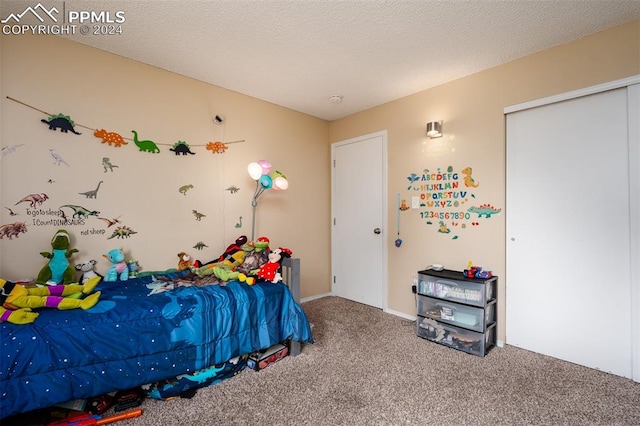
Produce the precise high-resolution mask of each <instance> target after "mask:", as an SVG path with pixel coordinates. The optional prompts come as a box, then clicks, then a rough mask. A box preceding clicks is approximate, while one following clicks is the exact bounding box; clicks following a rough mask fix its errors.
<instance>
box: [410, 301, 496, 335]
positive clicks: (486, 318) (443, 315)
mask: <svg viewBox="0 0 640 426" xmlns="http://www.w3.org/2000/svg"><path fill="white" fill-rule="evenodd" d="M495 307H496V305H495V303H492V304H490V305H487V307H486V308H485V309H483V308H476V307H473V306H467V305H459V304H457V303H452V302H448V301H446V300H440V299H433V298H431V297H427V296H423V295H421V294H419V295H418V315H420V316H423V317H427V318H432V319H435V320H440V321H442V322H446V323H448V324H453V325H457V326H460V327H464V328H468V329H470V330H474V331H479V332H480V333H482V332H483V331H484V327H485V324H487V325H489V324H492V323H493V322H495V320H496V309H495Z"/></svg>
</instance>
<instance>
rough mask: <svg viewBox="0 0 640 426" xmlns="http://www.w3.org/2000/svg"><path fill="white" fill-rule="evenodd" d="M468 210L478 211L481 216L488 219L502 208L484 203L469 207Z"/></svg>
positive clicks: (470, 211)
mask: <svg viewBox="0 0 640 426" xmlns="http://www.w3.org/2000/svg"><path fill="white" fill-rule="evenodd" d="M467 211H468V212H469V213H476V214H477V215H478V217H479V218H480V217H482V216H484V217H486V218H487V219H488V218H490V217H491V216H492V215H494V214H498V213H500V212H501V211H502V209H497V208H495V207H493V206H492V205H491V204H482V205H479V206H478V207H475V206H473V207H469V208H468V209H467Z"/></svg>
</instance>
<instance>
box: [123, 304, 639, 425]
mask: <svg viewBox="0 0 640 426" xmlns="http://www.w3.org/2000/svg"><path fill="white" fill-rule="evenodd" d="M302 307H303V308H304V310H305V312H306V313H307V315H308V317H309V320H310V321H311V323H312V324H313V326H314V327H313V334H314V338H315V340H316V343H314V344H307V345H304V346H303V350H302V353H301V354H300V355H299V356H297V357H286V358H284V359H283V360H281V361H279V362H277V363H275V364H273V365H271V366H269V367H267V368H266V369H264V370H262V371H259V372H255V371H252V370H249V369H246V370H245V371H243V372H242V373H241V374H239V375H238V376H236V377H233V378H231V379H229V380H226V381H223V382H221V383H219V384H217V385H214V386H210V387H207V388H203V389H199V390H198V391H197V393H196V394H195V396H193V397H192V398H190V399H185V398H176V399H172V400H168V401H159V400H153V399H146V400H145V402H144V404H143V406H142V408H143V410H144V413H143V415H142V416H141V417H138V418H135V419H129V420H124V421H122V422H120V423H118V425H123V426H129V425H131V426H151V425H153V426H157V425H163V426H168V425H184V424H190V425H319V426H322V425H428V424H433V425H456V426H459V425H640V384H639V383H635V382H633V381H631V380H628V379H624V378H622V377H618V376H614V375H611V374H608V373H604V372H601V371H597V370H593V369H589V368H586V367H582V366H579V365H575V364H572V363H568V362H565V361H561V360H558V359H555V358H551V357H548V356H544V355H540V354H536V353H533V352H529V351H526V350H522V349H519V348H516V347H513V346H509V345H507V346H505V347H504V348H495V349H494V350H492V351H491V352H490V353H489V354H488V355H487V356H486V357H484V358H481V357H477V356H473V355H470V354H467V353H464V352H461V351H457V350H454V349H451V348H447V347H444V346H441V345H438V344H435V343H432V342H429V341H426V340H423V339H421V338H419V337H417V336H416V333H415V323H414V322H411V321H408V320H405V319H402V318H399V317H397V316H394V315H391V314H386V313H384V312H382V311H381V310H379V309H375V308H372V307H369V306H365V305H361V304H358V303H355V302H351V301H348V300H345V299H341V298H338V297H325V298H322V299H317V300H313V301H310V302H306V303H304V304H303V305H302ZM594 344H602V343H598V342H596V341H594Z"/></svg>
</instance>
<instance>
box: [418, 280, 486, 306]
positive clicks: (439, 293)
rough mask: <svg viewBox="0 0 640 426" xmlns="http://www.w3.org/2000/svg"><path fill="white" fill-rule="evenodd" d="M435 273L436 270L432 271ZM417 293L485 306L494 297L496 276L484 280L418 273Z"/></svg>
mask: <svg viewBox="0 0 640 426" xmlns="http://www.w3.org/2000/svg"><path fill="white" fill-rule="evenodd" d="M434 273H436V272H434ZM418 277H419V281H418V293H420V294H424V295H426V296H432V297H437V298H439V299H447V300H451V301H454V302H460V303H466V304H469V305H474V306H485V305H486V304H487V303H488V302H490V301H492V300H493V299H495V297H496V282H497V277H493V278H490V279H488V280H486V281H483V280H474V279H464V278H463V277H460V275H457V277H460V279H453V277H449V276H445V277H439V276H435V275H427V274H423V273H418Z"/></svg>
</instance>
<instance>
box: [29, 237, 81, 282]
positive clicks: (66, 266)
mask: <svg viewBox="0 0 640 426" xmlns="http://www.w3.org/2000/svg"><path fill="white" fill-rule="evenodd" d="M70 247H71V238H69V233H68V232H67V231H66V230H64V229H60V230H58V232H56V234H55V235H54V236H53V238H52V239H51V248H52V250H51V253H49V252H46V251H43V252H41V253H40V254H41V255H42V256H43V257H46V258H47V259H49V261H48V262H47V264H46V265H44V267H43V268H42V269H41V270H40V273H38V276H37V278H36V281H35V282H36V284H48V285H52V284H54V285H55V284H71V283H75V282H76V281H77V280H76V270H75V268H74V267H73V266H71V263H70V262H69V258H70V257H71V256H72V255H73V254H74V253H77V252H78V249H70Z"/></svg>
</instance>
